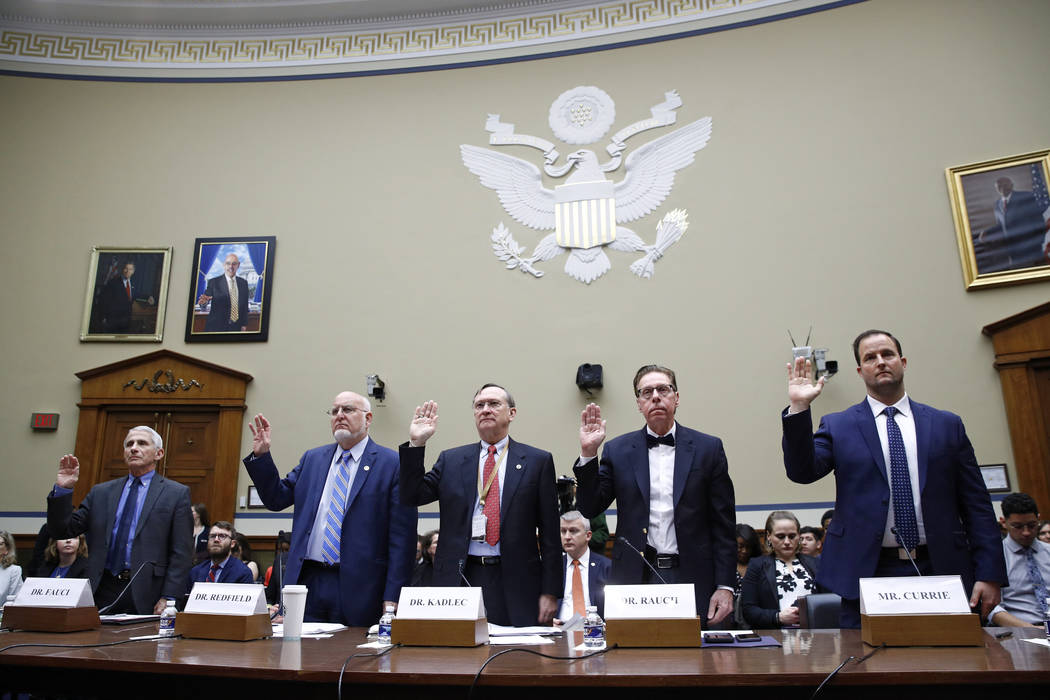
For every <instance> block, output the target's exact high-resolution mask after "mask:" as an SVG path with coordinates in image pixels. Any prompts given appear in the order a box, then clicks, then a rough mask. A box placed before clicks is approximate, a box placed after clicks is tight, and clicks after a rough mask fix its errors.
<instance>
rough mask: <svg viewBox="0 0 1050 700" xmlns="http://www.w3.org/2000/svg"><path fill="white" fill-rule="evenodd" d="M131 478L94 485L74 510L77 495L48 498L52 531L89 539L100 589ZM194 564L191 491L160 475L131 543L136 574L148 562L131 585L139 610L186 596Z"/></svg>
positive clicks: (92, 573) (92, 574)
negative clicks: (118, 514) (110, 539)
mask: <svg viewBox="0 0 1050 700" xmlns="http://www.w3.org/2000/svg"><path fill="white" fill-rule="evenodd" d="M126 481H127V477H126V476H124V477H121V478H119V479H113V480H112V481H106V482H104V483H101V484H96V485H95V486H93V487H91V490H90V491H89V492H88V495H87V496H85V497H84V501H83V502H82V503H81V504H80V506H79V507H77V508H76V509H75V510H74V509H73V496H72V494H66V495H64V496H55V495H54V493H53V492H52V495H50V496H48V499H47V527H48V530H49V531H50V533H51V536H52V537H54V538H55V539H66V538H70V537H77V536H79V535H81V534H83V535H85V536H86V537H87V544H88V571H87V575H88V578H89V579H91V588H92V590H95V589H97V588H98V583H99V581H100V580H101V579H102V571H103V569H105V567H106V552H107V550H108V549H109V537H110V533H111V531H112V530H113V523H114V521H115V519H116V513H117V505H118V504H119V503H120V493H121V491H122V490H123V488H124V484H125V482H126ZM192 560H193V515H192V513H191V512H190V490H189V488H188V487H186V486H183V485H182V484H180V483H178V482H175V481H171V480H170V479H165V478H164V477H163V476H161V475H160V474H155V475H154V476H153V479H152V480H151V481H150V486H149V491H147V492H146V500H145V501H144V502H143V504H142V512H141V513H140V514H139V521H138V524H137V526H136V528H135V537H134V539H133V540H132V544H131V573H133V574H134V573H135V571H137V570H138V568H139V566H141V565H142V564H143V563H144V562H153V563H152V564H146V566H145V567H144V569H143V571H142V573H140V574H139V576H138V578H136V579H135V582H134V583H133V584H132V586H131V592H130V595H131V598H132V601H133V602H134V605H135V612H137V613H139V614H143V615H145V614H149V613H152V612H153V606H154V605H155V604H156V603H157V601H158V600H159V599H160V598H162V597H170V598H178V597H179V596H180V595H181V594H183V593H185V592H186V581H187V580H188V578H189V573H190V564H191V562H192Z"/></svg>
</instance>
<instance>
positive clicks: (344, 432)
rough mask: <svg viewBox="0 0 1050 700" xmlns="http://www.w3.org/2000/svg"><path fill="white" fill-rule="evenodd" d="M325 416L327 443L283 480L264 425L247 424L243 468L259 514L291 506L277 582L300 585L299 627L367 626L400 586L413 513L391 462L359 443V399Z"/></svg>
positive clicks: (390, 454) (407, 572)
mask: <svg viewBox="0 0 1050 700" xmlns="http://www.w3.org/2000/svg"><path fill="white" fill-rule="evenodd" d="M327 413H328V415H329V417H330V423H331V429H332V436H333V437H334V438H335V442H334V443H331V444H328V445H323V446H321V447H315V448H313V449H311V450H307V451H306V452H305V453H304V454H303V456H302V457H301V458H300V460H299V464H297V465H296V467H295V468H294V469H293V470H292V471H290V472H289V473H288V475H287V476H286V477H284V478H283V479H281V478H280V475H279V474H278V472H277V465H276V464H274V461H273V457H272V456H271V454H270V443H271V427H270V422H269V421H268V420H267V419H266V418H265V417H264V416H263V415H262V414H259V415H257V416H255V418H254V419H253V420H252V422H251V423H249V427H250V428H251V431H252V453H251V454H250V455H248V456H247V457H245V458H244V466H245V467H246V468H247V469H248V475H249V476H250V477H251V478H252V481H253V482H254V483H255V487H256V488H257V489H258V490H259V497H260V498H261V499H262V502H263V504H264V505H265V506H266V507H267V508H269V509H270V510H274V511H276V510H284V509H285V508H287V507H288V506H290V505H293V504H294V505H295V513H294V515H293V516H292V546H291V549H290V550H289V551H288V566H287V569H286V570H285V576H284V580H285V582H287V583H298V584H303V585H305V586H306V587H307V590H308V592H307V595H306V614H305V617H304V619H305V620H306V621H308V622H340V623H342V624H344V625H351V626H355V627H368V626H370V625H372V624H374V623H375V622H376V621H377V620H378V619H379V618H380V616H381V615H382V614H383V608H384V606H385V605H394V606H396V605H397V599H398V596H399V595H400V593H401V587H402V586H404V585H407V584H408V580H409V577H410V576H411V574H412V560H413V556H414V555H415V550H416V543H415V541H416V508H415V506H412V505H408V504H402V502H401V500H400V497H399V491H398V463H397V454H396V453H395V452H394V451H393V450H390V449H388V448H386V447H381V446H380V445H378V444H376V443H375V441H373V440H372V439H371V438H370V437H369V436H368V428H369V426H371V425H372V407H371V405H370V404H369V403H368V399H366V398H365V397H363V396H361V395H359V394H355V393H354V392H352V391H344V392H342V393H340V394H338V395H337V396H336V397H335V399H334V400H333V401H332V408H331V409H329V410H328V411H327Z"/></svg>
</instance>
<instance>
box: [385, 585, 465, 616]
mask: <svg viewBox="0 0 1050 700" xmlns="http://www.w3.org/2000/svg"><path fill="white" fill-rule="evenodd" d="M397 616H398V618H399V619H402V620H480V619H481V618H483V617H485V604H484V603H483V602H482V600H481V589H480V588H476V587H475V588H460V587H459V586H455V587H451V586H450V587H443V586H441V587H439V586H426V587H422V586H421V587H419V588H409V587H405V588H402V589H401V598H400V599H399V600H398V602H397Z"/></svg>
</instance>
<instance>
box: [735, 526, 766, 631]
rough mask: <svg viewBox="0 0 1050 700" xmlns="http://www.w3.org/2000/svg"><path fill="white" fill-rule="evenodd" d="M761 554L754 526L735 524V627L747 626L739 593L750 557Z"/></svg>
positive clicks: (760, 545) (742, 586)
mask: <svg viewBox="0 0 1050 700" xmlns="http://www.w3.org/2000/svg"><path fill="white" fill-rule="evenodd" d="M760 556H762V543H761V541H760V540H759V539H758V533H757V532H755V528H753V527H751V526H750V525H748V524H746V523H737V524H736V586H735V587H734V589H733V620H734V621H735V623H736V627H738V628H740V629H743V628H745V627H747V625H746V624H745V623H744V610H743V608H741V607H740V593H741V591H742V590H743V588H744V574H746V573H747V565H748V564H749V563H750V562H751V560H752V559H754V558H756V557H760Z"/></svg>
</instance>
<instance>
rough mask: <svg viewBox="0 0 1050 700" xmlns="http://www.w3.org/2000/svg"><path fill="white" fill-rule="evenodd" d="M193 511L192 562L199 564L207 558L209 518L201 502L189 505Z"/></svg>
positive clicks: (206, 509)
mask: <svg viewBox="0 0 1050 700" xmlns="http://www.w3.org/2000/svg"><path fill="white" fill-rule="evenodd" d="M190 512H191V513H193V542H194V545H193V564H194V565H197V564H200V563H201V562H202V561H204V560H205V559H207V558H208V532H209V531H210V529H211V520H209V519H208V508H207V507H206V506H205V505H204V504H203V503H194V504H193V505H191V506H190Z"/></svg>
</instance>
